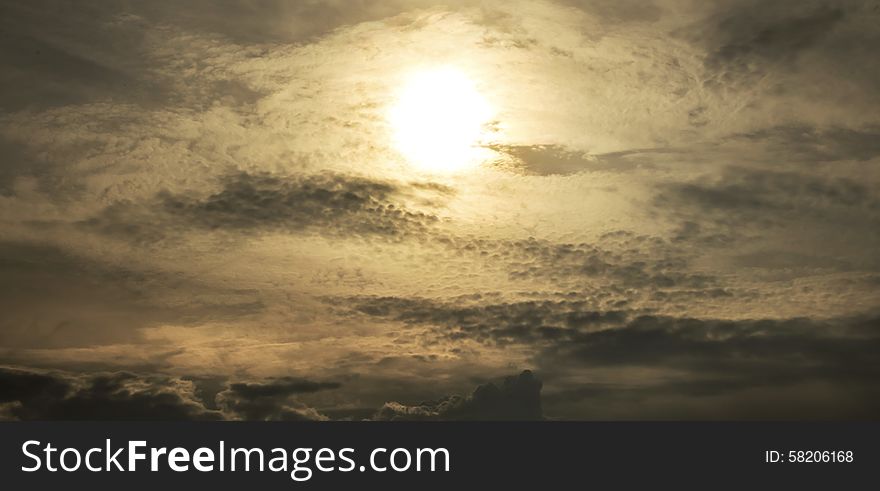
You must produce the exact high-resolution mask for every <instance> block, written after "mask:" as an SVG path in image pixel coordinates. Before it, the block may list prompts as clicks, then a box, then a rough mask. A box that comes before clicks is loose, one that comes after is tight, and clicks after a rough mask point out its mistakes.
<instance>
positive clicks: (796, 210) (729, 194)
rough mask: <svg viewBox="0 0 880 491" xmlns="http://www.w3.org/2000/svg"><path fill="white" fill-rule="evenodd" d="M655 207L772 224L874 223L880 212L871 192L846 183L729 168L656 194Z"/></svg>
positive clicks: (879, 203)
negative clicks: (843, 217) (840, 215)
mask: <svg viewBox="0 0 880 491" xmlns="http://www.w3.org/2000/svg"><path fill="white" fill-rule="evenodd" d="M656 204H657V206H659V207H662V208H664V209H670V207H671V209H673V210H675V209H677V208H681V207H684V208H687V209H691V210H692V211H693V212H699V213H706V212H709V213H714V214H716V215H715V216H716V217H718V218H719V219H722V220H725V221H729V222H734V223H735V222H745V221H749V222H753V221H762V222H765V223H773V222H774V221H779V220H782V219H784V218H785V217H786V216H812V217H815V218H823V217H828V216H829V214H830V213H832V212H833V211H834V210H835V209H837V210H841V209H842V210H847V212H850V213H852V212H857V211H858V212H861V213H862V215H861V216H863V217H868V218H870V217H874V218H876V214H877V212H878V211H880V197H878V195H877V194H876V193H875V192H874V190H873V189H872V188H871V187H870V186H869V185H867V184H866V183H864V182H860V181H856V180H854V179H852V178H849V177H833V178H827V177H820V176H812V175H810V174H807V173H803V172H786V171H773V170H758V169H750V168H743V167H727V168H725V170H724V172H723V173H722V175H721V176H720V177H717V178H714V179H710V178H707V179H703V180H696V181H692V182H680V183H675V184H670V185H667V186H665V187H664V188H663V189H662V190H661V191H660V192H659V193H658V195H657V197H656ZM722 214H723V215H722ZM831 216H833V215H831Z"/></svg>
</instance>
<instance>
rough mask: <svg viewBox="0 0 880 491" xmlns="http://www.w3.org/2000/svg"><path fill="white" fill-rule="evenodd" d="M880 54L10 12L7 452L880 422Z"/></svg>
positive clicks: (481, 23) (417, 22)
mask: <svg viewBox="0 0 880 491" xmlns="http://www.w3.org/2000/svg"><path fill="white" fill-rule="evenodd" d="M878 25H880V2H877V1H869V0H865V1H856V0H853V1H848V0H844V1H834V2H821V1H811V0H798V1H793V0H780V1H775V2H761V1H747V0H722V1H717V2H700V1H696V0H654V1H650V0H645V1H635V0H618V1H611V0H592V1H591V0H553V1H551V0H537V1H523V0H507V1H500V0H498V1H495V0H485V1H475V0H460V1H456V0H449V1H447V2H433V1H428V0H390V1H378V0H359V1H342V0H308V1H302V2H287V1H281V0H213V1H209V0H194V1H191V2H174V1H167V0H161V1H153V2H128V1H121V0H120V1H110V0H97V1H94V2H87V3H85V2H74V1H61V0H33V1H29V2H11V1H3V2H2V3H0V311H2V314H0V418H4V419H248V420H270V419H296V420H336V419H354V420H362V419H382V420H388V419H390V420H405V419H548V420H617V419H625V420H645V419H650V420H656V419H715V420H718V419H872V418H876V415H877V414H880V386H878V384H877V380H878V377H880V255H878V250H880V186H878V185H880V110H878V109H880V58H878V57H877V55H876V46H878V45H880V29H878V27H877V26H878Z"/></svg>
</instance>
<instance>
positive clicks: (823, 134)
mask: <svg viewBox="0 0 880 491" xmlns="http://www.w3.org/2000/svg"><path fill="white" fill-rule="evenodd" d="M736 139H744V140H746V141H749V142H755V143H762V144H765V145H767V146H768V147H769V150H770V151H771V152H772V153H773V157H774V159H778V160H785V161H798V162H833V161H837V160H857V161H865V160H871V159H873V158H875V157H877V156H880V128H877V127H868V128H863V129H853V128H842V127H830V128H817V127H812V126H806V125H791V126H775V127H772V128H764V129H760V130H757V131H753V132H750V133H746V134H743V135H738V136H737V137H736Z"/></svg>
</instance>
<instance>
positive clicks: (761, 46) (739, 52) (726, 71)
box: [690, 2, 846, 85]
mask: <svg viewBox="0 0 880 491" xmlns="http://www.w3.org/2000/svg"><path fill="white" fill-rule="evenodd" d="M723 5H724V4H722V7H721V8H720V9H719V10H720V12H719V13H717V14H715V15H713V16H711V17H710V19H709V20H708V21H702V22H701V23H700V24H699V25H698V26H697V27H695V28H694V30H696V31H697V32H696V33H690V36H691V37H694V38H696V39H698V40H699V41H698V42H701V43H704V44H705V45H706V48H707V51H708V54H707V56H706V59H705V65H706V68H707V69H708V70H709V71H710V73H711V74H712V75H713V77H714V78H713V79H712V81H713V82H714V83H716V84H722V85H724V84H729V83H739V82H747V81H750V80H753V79H754V78H755V77H759V76H761V75H763V74H765V73H766V72H767V71H768V70H772V69H774V68H776V67H779V66H780V65H788V64H790V63H792V62H793V61H795V59H796V58H797V57H798V55H800V54H801V53H802V52H804V51H805V50H808V49H810V48H812V47H813V46H815V45H816V44H818V43H819V42H820V41H821V40H822V39H823V38H824V37H826V36H827V34H828V33H829V32H830V31H831V30H832V29H834V28H835V26H836V25H837V24H838V23H840V22H841V20H843V19H844V17H845V15H846V12H845V10H844V9H843V8H842V7H837V6H833V5H828V6H825V5H818V6H816V5H814V4H813V5H810V4H807V5H806V6H805V7H806V8H800V9H793V8H791V7H792V6H793V4H791V3H788V2H786V3H781V4H778V5H777V4H772V5H770V4H763V5H761V6H758V5H756V4H753V3H750V2H739V3H735V4H734V5H733V6H730V7H727V8H725V7H724V6H723ZM804 10H806V12H804Z"/></svg>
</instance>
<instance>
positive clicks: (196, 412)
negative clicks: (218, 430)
mask: <svg viewBox="0 0 880 491" xmlns="http://www.w3.org/2000/svg"><path fill="white" fill-rule="evenodd" d="M0 408H2V410H0V414H2V415H4V416H5V417H7V418H11V419H22V420H216V419H221V417H222V415H221V414H220V413H219V412H217V411H212V410H208V409H206V408H205V406H204V405H203V404H202V403H201V402H200V401H199V400H198V399H197V398H196V396H195V394H194V386H193V384H192V383H191V382H187V381H185V380H181V379H178V378H172V377H159V376H153V377H142V376H138V375H135V374H132V373H127V372H117V373H108V374H97V375H93V376H76V375H62V374H58V373H51V372H39V371H29V370H21V369H14V368H0Z"/></svg>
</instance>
